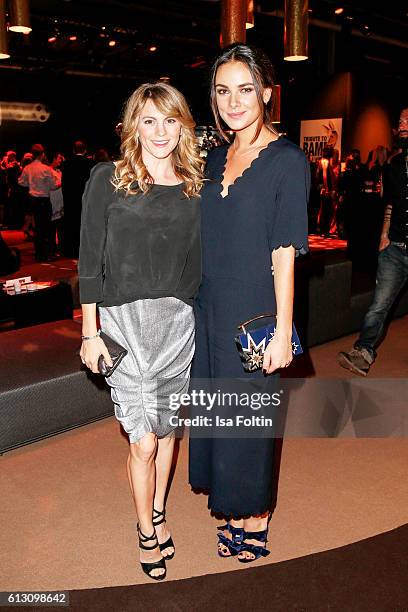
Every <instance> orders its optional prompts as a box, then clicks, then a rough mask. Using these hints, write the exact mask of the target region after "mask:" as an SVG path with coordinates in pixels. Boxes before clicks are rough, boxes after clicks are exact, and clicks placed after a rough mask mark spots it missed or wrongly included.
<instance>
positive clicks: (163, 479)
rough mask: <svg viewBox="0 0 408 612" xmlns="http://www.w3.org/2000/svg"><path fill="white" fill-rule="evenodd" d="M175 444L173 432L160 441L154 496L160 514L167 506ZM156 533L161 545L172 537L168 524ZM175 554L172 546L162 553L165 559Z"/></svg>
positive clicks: (163, 524) (158, 527)
mask: <svg viewBox="0 0 408 612" xmlns="http://www.w3.org/2000/svg"><path fill="white" fill-rule="evenodd" d="M174 442H175V436H174V432H172V433H171V434H170V435H169V436H166V437H165V438H161V439H159V440H158V448H157V455H156V493H155V496H154V505H153V507H154V508H155V510H159V511H160V512H161V511H162V510H163V508H164V504H165V498H166V491H167V485H168V482H169V476H170V470H171V465H172V461H173V454H174ZM156 533H157V537H158V539H159V542H160V543H161V544H162V543H163V542H165V541H166V540H168V538H169V537H170V532H169V530H168V528H167V524H166V523H162V524H161V525H157V527H156ZM173 552H174V548H173V547H172V546H170V547H169V548H165V549H164V550H163V551H162V553H163V556H164V557H166V556H167V555H171V554H173Z"/></svg>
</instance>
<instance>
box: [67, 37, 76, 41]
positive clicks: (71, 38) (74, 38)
mask: <svg viewBox="0 0 408 612" xmlns="http://www.w3.org/2000/svg"><path fill="white" fill-rule="evenodd" d="M69 40H72V41H74V40H77V37H76V36H70V37H69Z"/></svg>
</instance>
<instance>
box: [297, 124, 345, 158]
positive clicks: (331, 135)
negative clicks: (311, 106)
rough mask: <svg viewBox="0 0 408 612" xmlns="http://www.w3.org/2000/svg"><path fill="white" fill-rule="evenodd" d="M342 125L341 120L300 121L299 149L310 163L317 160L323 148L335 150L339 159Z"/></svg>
mask: <svg viewBox="0 0 408 612" xmlns="http://www.w3.org/2000/svg"><path fill="white" fill-rule="evenodd" d="M342 123H343V119H341V118H335V119H311V120H309V119H308V120H303V121H301V125H300V148H301V149H302V150H303V152H304V153H305V155H306V156H307V157H308V159H309V160H310V161H316V160H317V159H319V158H320V157H321V156H322V152H323V149H324V147H331V148H333V149H337V150H338V152H339V158H341V129H342Z"/></svg>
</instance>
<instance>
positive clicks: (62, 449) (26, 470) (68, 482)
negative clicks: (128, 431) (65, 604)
mask: <svg viewBox="0 0 408 612" xmlns="http://www.w3.org/2000/svg"><path fill="white" fill-rule="evenodd" d="M407 324H408V318H405V319H400V320H399V321H396V322H394V323H393V324H392V325H391V328H390V330H389V333H388V335H387V338H386V341H385V342H384V344H383V346H382V347H381V350H380V356H379V359H378V361H377V363H376V364H375V367H374V368H373V372H372V375H373V376H377V377H385V376H389V377H392V376H394V377H398V376H403V375H405V376H406V371H407V370H406V366H407V365H408V351H407V346H408V342H407V336H408V325H407ZM351 341H352V338H346V339H343V340H339V341H335V342H331V343H328V344H326V345H324V346H322V347H316V348H315V349H313V350H312V351H311V359H312V365H313V368H314V371H315V373H316V375H317V376H326V377H338V376H339V375H340V376H345V377H347V376H348V373H346V372H345V371H343V370H341V369H340V368H339V367H338V366H337V365H336V363H335V361H334V356H335V354H336V352H337V351H338V350H340V349H342V348H348V347H349V346H350V343H351ZM396 355H398V358H397V359H396V358H395V356H396ZM404 372H405V374H404ZM126 455H127V441H126V439H125V438H124V437H123V436H122V435H121V434H120V432H119V428H118V425H117V423H116V421H115V420H114V419H113V418H112V419H106V420H104V421H101V422H98V423H95V424H92V425H89V426H87V427H83V428H80V429H77V430H75V431H72V432H68V433H65V434H62V435H59V436H56V437H54V438H51V439H49V440H45V441H42V442H38V443H36V444H32V445H30V446H26V447H24V448H22V449H18V450H16V451H13V452H10V453H7V454H5V455H4V456H2V457H1V458H0V464H1V472H0V490H1V503H0V518H1V526H2V529H1V536H0V567H1V571H0V590H2V591H5V590H19V589H36V590H44V589H62V588H64V589H73V588H88V587H102V586H111V585H123V584H136V583H140V582H147V581H148V579H147V578H146V579H145V577H144V575H143V574H142V573H141V571H140V569H139V566H138V562H137V541H136V535H135V533H136V530H135V517H134V511H133V506H132V502H131V499H130V495H129V492H128V485H127V480H126V474H125V469H124V465H125V459H126ZM407 468H408V441H407V440H406V439H398V438H392V439H347V438H345V439H330V440H327V439H304V438H299V439H288V440H286V441H285V444H284V450H283V456H282V467H281V478H280V487H279V498H278V506H277V509H276V511H275V513H274V517H273V521H272V523H271V527H270V547H271V551H272V553H271V555H270V556H269V557H267V559H265V560H263V561H261V562H257V564H259V563H270V562H272V563H273V562H277V561H280V560H284V559H290V558H294V557H299V556H302V555H307V554H311V553H313V552H316V551H323V550H327V549H331V548H335V547H337V546H342V545H344V544H348V543H351V542H354V541H357V540H360V539H363V538H367V537H370V536H372V535H375V534H377V533H381V532H384V531H387V530H390V529H393V528H395V527H397V526H399V525H402V524H405V523H407V522H408V479H407V477H406V474H407ZM168 518H169V522H170V525H171V527H172V531H173V535H174V539H175V541H176V546H177V554H176V557H175V559H174V560H173V561H172V562H170V563H169V564H168V577H169V579H178V578H185V577H190V576H195V575H200V574H206V573H214V572H222V571H228V570H232V569H243V567H242V566H241V565H240V564H239V563H237V561H236V560H234V559H229V560H222V559H219V558H218V557H217V556H216V554H215V541H216V539H215V527H216V525H217V524H218V523H217V521H216V520H215V519H213V518H211V517H210V516H209V514H208V511H207V509H206V498H205V497H204V496H203V495H195V494H192V493H191V492H190V489H189V487H188V485H187V452H186V443H185V441H183V442H182V444H181V452H180V455H179V458H178V465H177V470H176V474H175V479H174V482H173V486H172V489H171V492H170V496H169V502H168Z"/></svg>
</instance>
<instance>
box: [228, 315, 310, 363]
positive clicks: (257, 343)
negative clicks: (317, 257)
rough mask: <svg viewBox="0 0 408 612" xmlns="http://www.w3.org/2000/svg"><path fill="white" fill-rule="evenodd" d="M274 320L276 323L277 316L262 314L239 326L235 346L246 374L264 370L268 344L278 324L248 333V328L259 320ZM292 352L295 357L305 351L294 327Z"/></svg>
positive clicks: (271, 324)
mask: <svg viewBox="0 0 408 612" xmlns="http://www.w3.org/2000/svg"><path fill="white" fill-rule="evenodd" d="M267 318H268V319H269V318H273V319H275V321H276V315H274V314H271V313H266V314H261V315H258V316H256V317H253V318H252V319H249V320H248V321H245V323H241V325H238V329H239V331H240V333H239V334H238V335H237V336H235V344H236V345H237V349H238V353H239V356H240V357H241V361H242V367H243V368H244V370H245V372H255V371H256V370H260V369H261V368H262V363H263V355H264V352H265V349H266V347H267V345H268V343H269V342H270V341H271V340H272V338H273V336H274V335H275V331H276V322H274V323H270V324H269V325H264V326H263V327H258V328H257V329H254V330H251V331H248V330H247V329H246V326H247V325H249V324H250V323H252V322H253V321H257V320H258V319H267ZM292 352H293V354H294V355H301V354H302V353H303V349H302V347H301V344H300V340H299V336H298V335H297V331H296V328H295V326H294V325H292Z"/></svg>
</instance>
